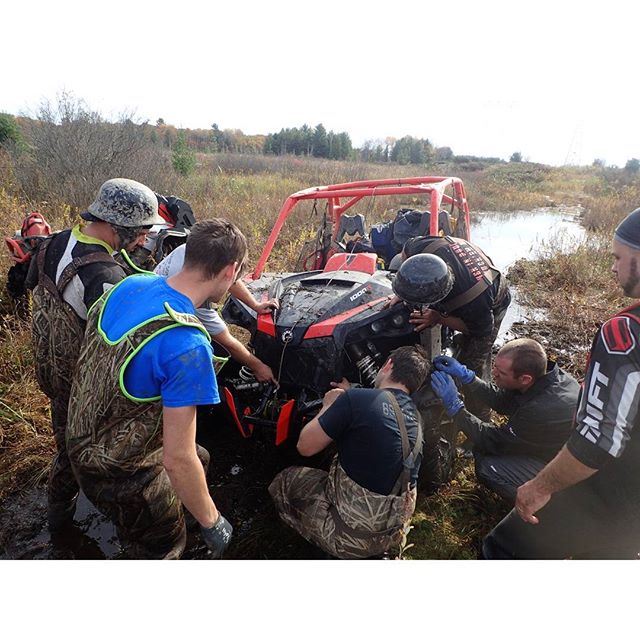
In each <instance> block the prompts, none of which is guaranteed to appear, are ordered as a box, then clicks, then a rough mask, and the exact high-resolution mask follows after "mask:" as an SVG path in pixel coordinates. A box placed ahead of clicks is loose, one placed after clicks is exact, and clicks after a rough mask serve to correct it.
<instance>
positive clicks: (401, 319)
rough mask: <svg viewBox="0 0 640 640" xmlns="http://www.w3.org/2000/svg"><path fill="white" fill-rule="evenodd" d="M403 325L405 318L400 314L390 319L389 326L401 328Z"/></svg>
mask: <svg viewBox="0 0 640 640" xmlns="http://www.w3.org/2000/svg"><path fill="white" fill-rule="evenodd" d="M404 323H405V317H404V316H403V315H402V314H397V315H395V316H393V318H391V324H392V325H393V326H394V327H401V326H402V325H403V324H404Z"/></svg>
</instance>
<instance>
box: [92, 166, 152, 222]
mask: <svg viewBox="0 0 640 640" xmlns="http://www.w3.org/2000/svg"><path fill="white" fill-rule="evenodd" d="M88 214H89V215H85V214H83V215H82V217H83V218H84V219H85V220H94V219H97V220H101V221H102V222H109V223H110V224H115V225H117V226H119V227H146V226H151V225H154V224H163V223H164V220H163V219H162V218H161V217H160V216H159V215H158V199H157V198H156V195H155V193H153V191H151V189H149V187H147V186H145V185H143V184H142V183H140V182H136V181H135V180H127V179H126V178H113V179H112V180H107V181H106V182H105V183H104V184H103V185H102V186H101V187H100V190H99V191H98V195H97V196H96V199H95V200H94V201H93V203H92V204H91V206H90V207H89V209H88Z"/></svg>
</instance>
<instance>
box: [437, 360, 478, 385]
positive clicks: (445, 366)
mask: <svg viewBox="0 0 640 640" xmlns="http://www.w3.org/2000/svg"><path fill="white" fill-rule="evenodd" d="M433 364H434V366H435V368H436V369H437V370H438V371H444V372H445V373H448V374H449V375H450V376H453V377H454V378H458V380H460V382H462V384H469V383H470V382H473V381H474V379H475V377H476V374H475V372H474V371H471V369H467V367H465V366H464V365H463V364H462V363H460V362H458V361H457V360H456V359H455V358H451V357H450V356H438V357H437V358H434V359H433Z"/></svg>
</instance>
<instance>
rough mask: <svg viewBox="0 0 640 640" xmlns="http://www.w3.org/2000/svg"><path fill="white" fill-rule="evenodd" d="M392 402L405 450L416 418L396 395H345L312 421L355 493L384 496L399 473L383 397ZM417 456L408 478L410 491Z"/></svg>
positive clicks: (395, 436)
mask: <svg viewBox="0 0 640 640" xmlns="http://www.w3.org/2000/svg"><path fill="white" fill-rule="evenodd" d="M388 391H390V392H391V393H393V395H394V396H395V398H396V400H397V401H398V404H399V405H400V410H401V411H402V413H403V415H404V419H405V425H406V428H407V433H408V435H409V446H410V448H411V450H413V447H414V446H415V443H416V436H417V433H418V417H417V416H418V414H417V410H416V406H415V404H414V403H413V400H411V398H410V397H409V396H408V395H407V394H406V393H404V392H403V391H400V390H399V389H387V390H384V389H349V390H348V391H346V392H345V393H343V394H341V395H340V396H339V397H338V398H337V399H336V400H335V402H334V403H333V404H332V405H331V406H330V407H329V408H328V409H327V410H326V411H325V413H323V414H322V415H321V416H320V417H319V418H318V421H319V422H320V426H321V427H322V429H323V430H324V432H325V433H326V434H327V435H328V436H329V437H330V438H331V439H333V440H335V442H336V445H337V447H338V457H339V460H340V464H341V465H342V468H343V469H344V470H345V473H346V474H347V475H348V476H349V477H350V478H351V479H352V480H354V481H355V482H357V483H358V484H359V485H360V486H361V487H364V488H365V489H369V491H373V492H375V493H379V494H381V495H389V494H390V493H391V492H392V491H393V488H394V486H395V484H396V481H397V480H398V477H399V476H400V473H401V471H402V460H403V457H402V441H401V439H400V429H399V427H398V423H397V421H396V417H395V413H394V411H393V407H392V405H391V403H390V402H389V399H388V396H387V392H388ZM420 460H421V455H420V456H418V459H417V462H416V465H415V466H414V469H413V472H412V474H411V485H412V486H413V485H415V482H416V480H417V478H418V471H419V469H420Z"/></svg>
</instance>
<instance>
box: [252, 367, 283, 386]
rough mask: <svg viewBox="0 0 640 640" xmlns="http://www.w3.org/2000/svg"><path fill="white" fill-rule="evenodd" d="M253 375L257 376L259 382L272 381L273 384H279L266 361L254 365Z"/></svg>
mask: <svg viewBox="0 0 640 640" xmlns="http://www.w3.org/2000/svg"><path fill="white" fill-rule="evenodd" d="M253 375H254V376H255V377H256V380H257V381H258V382H271V383H272V384H277V380H276V377H275V376H274V375H273V371H272V370H271V367H270V366H269V365H268V364H265V363H264V362H260V364H259V365H256V366H255V367H254V369H253Z"/></svg>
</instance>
